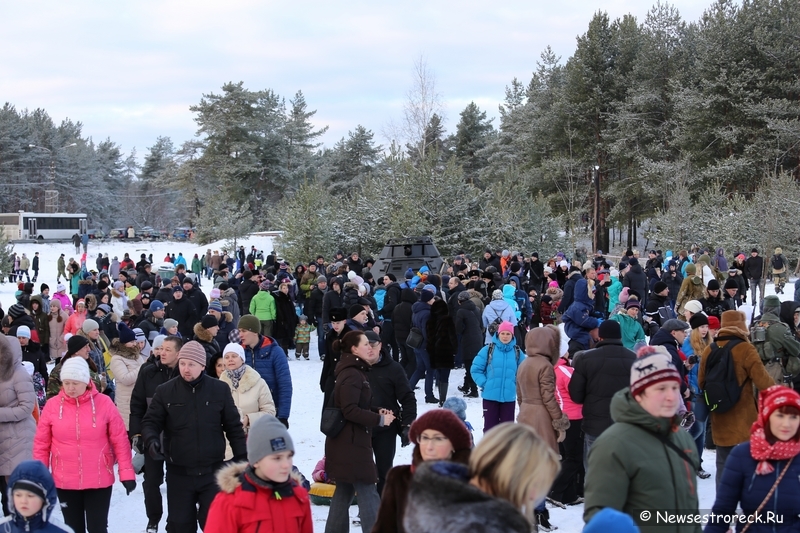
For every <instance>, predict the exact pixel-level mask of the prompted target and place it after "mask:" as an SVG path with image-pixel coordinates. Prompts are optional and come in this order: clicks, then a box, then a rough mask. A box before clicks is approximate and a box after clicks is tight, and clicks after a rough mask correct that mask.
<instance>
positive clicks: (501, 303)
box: [482, 300, 517, 344]
mask: <svg viewBox="0 0 800 533" xmlns="http://www.w3.org/2000/svg"><path fill="white" fill-rule="evenodd" d="M498 318H499V319H500V320H502V321H503V322H511V323H512V324H514V325H515V326H516V325H517V316H516V313H515V311H514V308H513V307H511V305H510V304H509V303H508V302H507V301H505V300H492V301H491V302H489V305H487V306H486V307H485V308H484V309H483V320H482V323H483V329H484V330H485V331H486V333H485V335H484V341H485V342H484V344H489V343H490V342H492V335H491V333H489V324H491V323H492V322H494V321H495V320H496V319H498Z"/></svg>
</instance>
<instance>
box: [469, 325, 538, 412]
mask: <svg viewBox="0 0 800 533" xmlns="http://www.w3.org/2000/svg"><path fill="white" fill-rule="evenodd" d="M492 343H493V344H494V349H493V350H492V361H491V362H488V359H489V345H486V346H484V347H483V348H481V351H480V352H478V355H476V356H475V359H474V360H473V361H472V367H470V369H469V371H470V373H471V374H472V379H474V380H475V384H476V385H478V387H480V388H481V396H482V397H483V399H484V400H492V401H494V402H514V401H516V399H517V369H518V368H519V365H521V364H522V361H523V360H524V359H525V352H524V351H523V350H520V353H519V359H517V350H515V349H514V347H515V346H516V345H517V340H516V339H515V338H513V337H512V338H511V342H509V343H508V344H503V343H502V342H500V339H498V338H497V335H494V336H493V337H492Z"/></svg>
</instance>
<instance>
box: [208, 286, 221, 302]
mask: <svg viewBox="0 0 800 533" xmlns="http://www.w3.org/2000/svg"><path fill="white" fill-rule="evenodd" d="M219 295H220V291H219V289H217V288H214V289H211V292H210V293H208V296H209V298H211V299H212V300H214V299H218V298H219Z"/></svg>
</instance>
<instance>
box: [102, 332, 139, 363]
mask: <svg viewBox="0 0 800 533" xmlns="http://www.w3.org/2000/svg"><path fill="white" fill-rule="evenodd" d="M108 351H109V353H110V354H111V355H112V356H114V355H118V356H120V357H123V358H125V359H133V360H134V361H135V360H137V359H139V358H140V357H141V356H142V354H141V352H140V351H139V347H138V346H125V345H124V344H122V343H120V342H119V339H118V338H117V339H114V340H112V341H111V346H110V347H109V349H108Z"/></svg>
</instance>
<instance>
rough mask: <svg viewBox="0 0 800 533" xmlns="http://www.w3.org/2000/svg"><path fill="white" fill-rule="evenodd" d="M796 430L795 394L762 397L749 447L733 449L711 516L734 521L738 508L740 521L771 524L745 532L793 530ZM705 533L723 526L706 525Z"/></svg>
mask: <svg viewBox="0 0 800 533" xmlns="http://www.w3.org/2000/svg"><path fill="white" fill-rule="evenodd" d="M798 426H800V394H798V393H797V392H796V391H794V390H792V389H790V388H788V387H784V386H782V385H775V386H773V387H770V388H768V389H767V390H765V391H762V393H761V395H760V396H759V399H758V419H757V420H756V421H755V423H754V424H753V427H752V429H751V433H750V439H749V441H747V442H744V443H742V444H739V445H737V446H736V447H735V448H734V449H733V450H732V451H731V454H730V455H729V456H728V460H727V461H726V462H725V470H724V471H723V473H722V481H721V482H720V485H719V488H718V489H717V494H716V499H715V500H714V506H713V507H712V511H713V512H714V513H717V514H719V515H728V516H730V515H734V514H736V509H737V507H739V505H741V509H742V511H743V516H744V517H753V516H759V517H760V518H761V519H762V520H763V519H764V518H766V517H767V516H768V515H772V517H773V519H772V520H771V523H768V522H767V521H765V523H754V524H752V527H751V528H750V529H749V530H748V531H753V532H768V531H769V532H772V531H786V532H789V531H793V530H796V529H797V516H798V514H800V503H798V497H800V488H798V486H797V479H798V478H800V462H798V463H795V462H794V459H795V458H796V457H797V455H798V453H800V441H799V440H798V436H799V435H798ZM740 530H741V528H740ZM705 531H706V532H708V533H724V532H726V531H728V524H726V523H723V522H722V521H718V522H709V524H708V525H707V526H706V528H705Z"/></svg>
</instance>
